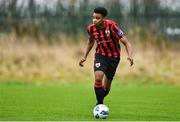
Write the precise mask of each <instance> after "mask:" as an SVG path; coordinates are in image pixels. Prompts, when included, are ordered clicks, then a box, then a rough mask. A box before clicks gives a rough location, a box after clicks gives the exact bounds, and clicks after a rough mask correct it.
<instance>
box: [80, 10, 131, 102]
mask: <svg viewBox="0 0 180 122" xmlns="http://www.w3.org/2000/svg"><path fill="white" fill-rule="evenodd" d="M107 14H108V11H107V10H106V8H104V7H97V8H95V9H94V13H93V19H92V22H93V24H90V25H89V26H88V28H87V31H88V34H89V40H88V43H87V47H86V50H85V53H84V56H83V57H82V59H81V60H80V61H79V65H80V66H81V67H83V63H84V62H85V61H86V58H87V56H88V54H89V52H90V51H91V49H92V47H93V45H94V43H95V42H96V53H95V60H94V75H95V82H94V90H95V94H96V99H97V103H96V105H98V104H103V100H104V97H105V96H106V95H107V94H108V93H109V91H110V89H111V82H112V80H113V77H114V74H115V72H116V68H117V66H118V64H119V61H120V58H121V55H120V51H121V48H120V44H119V40H120V41H121V42H122V44H123V45H124V46H125V48H126V52H127V55H128V57H127V60H128V61H129V62H130V66H132V65H133V58H132V48H131V44H130V43H129V41H128V40H127V38H126V36H125V34H124V33H123V31H122V30H121V29H120V28H119V27H118V25H117V24H116V23H115V22H114V21H112V20H108V19H106V16H107Z"/></svg>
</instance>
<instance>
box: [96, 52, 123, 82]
mask: <svg viewBox="0 0 180 122" xmlns="http://www.w3.org/2000/svg"><path fill="white" fill-rule="evenodd" d="M119 61H120V58H111V57H107V56H103V55H100V54H96V55H95V60H94V72H95V71H103V72H104V74H105V75H106V77H107V78H108V79H109V80H113V77H114V75H115V73H116V68H117V66H118V64H119Z"/></svg>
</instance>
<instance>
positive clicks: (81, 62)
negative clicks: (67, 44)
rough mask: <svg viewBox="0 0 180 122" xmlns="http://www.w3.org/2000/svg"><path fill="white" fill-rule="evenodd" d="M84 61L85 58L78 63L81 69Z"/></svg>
mask: <svg viewBox="0 0 180 122" xmlns="http://www.w3.org/2000/svg"><path fill="white" fill-rule="evenodd" d="M85 61H86V59H85V58H82V59H81V60H80V61H79V66H81V67H83V66H84V65H83V63H84V62H85Z"/></svg>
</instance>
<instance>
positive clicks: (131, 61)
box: [127, 57, 134, 66]
mask: <svg viewBox="0 0 180 122" xmlns="http://www.w3.org/2000/svg"><path fill="white" fill-rule="evenodd" d="M127 60H128V61H129V62H130V66H132V65H133V64H134V61H133V59H132V58H131V57H128V58H127Z"/></svg>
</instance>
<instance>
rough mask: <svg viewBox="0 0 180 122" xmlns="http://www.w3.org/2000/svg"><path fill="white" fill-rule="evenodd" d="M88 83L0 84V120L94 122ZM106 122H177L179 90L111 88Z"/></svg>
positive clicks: (131, 87)
mask: <svg viewBox="0 0 180 122" xmlns="http://www.w3.org/2000/svg"><path fill="white" fill-rule="evenodd" d="M95 102H96V101H95V96H94V91H93V85H92V84H91V83H87V84H86V83H77V84H75V83H72V84H70V83H69V84H61V85H46V86H45V85H43V86H42V85H41V86H37V85H32V84H15V83H1V84H0V120H1V121H4V120H17V121H20V120H40V121H41V120H77V121H80V120H90V121H94V120H96V119H95V118H94V117H93V114H92V110H93V107H94V104H95ZM105 104H106V105H107V106H108V107H109V109H110V115H109V117H108V118H107V119H106V120H108V121H113V120H128V121H131V120H160V121H162V120H166V121H168V120H176V121H177V120H180V89H179V88H178V87H175V86H167V85H139V86H138V85H132V84H131V85H121V84H113V86H112V91H111V92H110V94H109V96H108V97H107V98H106V99H105Z"/></svg>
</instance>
